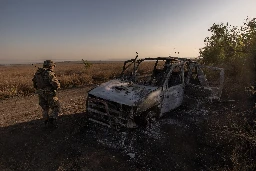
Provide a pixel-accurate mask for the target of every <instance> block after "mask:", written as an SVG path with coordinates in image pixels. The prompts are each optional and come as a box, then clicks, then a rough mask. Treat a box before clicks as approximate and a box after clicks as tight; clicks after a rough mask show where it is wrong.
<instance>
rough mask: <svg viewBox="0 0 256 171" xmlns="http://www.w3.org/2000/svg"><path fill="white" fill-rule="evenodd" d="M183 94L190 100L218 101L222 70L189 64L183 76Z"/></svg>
mask: <svg viewBox="0 0 256 171" xmlns="http://www.w3.org/2000/svg"><path fill="white" fill-rule="evenodd" d="M185 77H186V78H185V94H186V95H187V96H188V97H190V98H200V99H208V100H210V101H212V100H220V97H221V94H222V89H223V84H224V69H223V68H217V67H211V66H204V65H199V64H197V63H189V64H188V65H187V71H186V74H185Z"/></svg>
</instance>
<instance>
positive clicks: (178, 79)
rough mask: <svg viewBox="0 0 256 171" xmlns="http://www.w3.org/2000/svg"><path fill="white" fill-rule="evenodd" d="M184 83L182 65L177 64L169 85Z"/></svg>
mask: <svg viewBox="0 0 256 171" xmlns="http://www.w3.org/2000/svg"><path fill="white" fill-rule="evenodd" d="M179 84H182V72H181V68H180V66H176V67H175V68H174V69H173V70H172V73H171V76H170V77H169V79H168V87H172V86H175V85H179Z"/></svg>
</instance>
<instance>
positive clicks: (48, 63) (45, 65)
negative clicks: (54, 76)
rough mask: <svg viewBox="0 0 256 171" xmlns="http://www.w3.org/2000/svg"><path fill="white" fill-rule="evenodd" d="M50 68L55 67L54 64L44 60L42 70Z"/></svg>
mask: <svg viewBox="0 0 256 171" xmlns="http://www.w3.org/2000/svg"><path fill="white" fill-rule="evenodd" d="M51 66H56V64H55V63H54V62H53V61H52V60H45V61H44V64H43V67H44V68H49V67H51Z"/></svg>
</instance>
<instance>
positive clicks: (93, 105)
mask: <svg viewBox="0 0 256 171" xmlns="http://www.w3.org/2000/svg"><path fill="white" fill-rule="evenodd" d="M136 59H137V56H136V58H135V59H131V60H128V61H125V62H124V66H123V71H122V73H121V74H120V77H118V78H116V79H113V80H110V81H108V82H106V83H103V84H101V85H100V86H98V87H96V88H94V89H92V90H90V91H89V92H88V97H87V102H86V111H87V116H88V118H89V120H90V121H93V122H96V123H99V124H102V125H105V126H108V127H126V128H135V127H137V126H141V125H142V126H147V125H149V124H151V123H152V122H153V121H155V120H156V119H157V118H159V117H161V116H163V115H164V114H166V113H169V114H170V111H171V110H173V109H175V108H177V107H179V106H180V105H181V104H182V103H183V101H184V99H185V98H186V97H190V98H200V99H203V100H210V101H212V100H219V99H220V97H221V93H222V88H223V82H224V70H223V69H222V68H217V67H207V66H203V65H200V64H199V63H198V62H196V61H193V60H191V59H187V58H176V57H157V58H144V59H138V60H136ZM209 71H214V73H217V74H215V75H214V74H210V76H211V77H213V79H214V81H213V82H211V83H210V81H209V80H208V78H207V79H206V73H209Z"/></svg>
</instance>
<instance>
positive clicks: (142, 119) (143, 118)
mask: <svg viewBox="0 0 256 171" xmlns="http://www.w3.org/2000/svg"><path fill="white" fill-rule="evenodd" d="M158 116H159V115H158V113H157V112H156V111H155V110H150V111H148V112H144V113H143V114H141V115H140V116H138V117H136V118H135V122H136V124H138V125H139V126H142V127H145V128H147V127H151V125H152V124H153V123H154V122H156V120H157V119H158V118H159V117H158Z"/></svg>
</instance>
